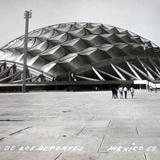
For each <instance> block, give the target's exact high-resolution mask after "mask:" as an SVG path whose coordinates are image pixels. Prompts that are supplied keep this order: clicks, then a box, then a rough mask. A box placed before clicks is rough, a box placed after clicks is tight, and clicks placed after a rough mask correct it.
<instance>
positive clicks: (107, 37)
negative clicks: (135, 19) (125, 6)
mask: <svg viewBox="0 0 160 160" xmlns="http://www.w3.org/2000/svg"><path fill="white" fill-rule="evenodd" d="M23 51H24V36H21V37H19V38H17V39H15V40H13V41H11V42H9V43H8V44H7V45H5V46H4V47H2V48H1V49H0V60H1V61H6V62H12V63H15V64H23ZM159 58H160V50H159V47H158V46H157V45H155V44H154V43H152V42H151V41H149V40H147V39H145V38H143V37H141V36H139V35H137V34H135V33H132V32H130V31H127V30H124V29H121V28H118V27H113V26H109V25H104V24H98V23H64V24H57V25H52V26H48V27H44V28H40V29H37V30H34V31H31V32H30V33H29V41H28V55H27V65H28V67H29V69H30V68H32V70H34V69H35V71H39V72H41V73H44V75H45V76H47V77H48V78H49V80H51V79H52V78H54V79H57V80H68V74H69V73H73V74H74V76H72V78H73V80H92V81H98V80H128V79H129V80H130V79H149V80H155V79H159V78H160V74H159V73H160V65H159V64H160V60H159ZM21 69H22V68H20V70H21ZM32 73H33V74H35V73H34V72H32ZM37 73H38V72H37Z"/></svg>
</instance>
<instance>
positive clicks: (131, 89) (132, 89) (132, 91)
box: [130, 87, 134, 99]
mask: <svg viewBox="0 0 160 160" xmlns="http://www.w3.org/2000/svg"><path fill="white" fill-rule="evenodd" d="M130 92H131V97H132V99H133V96H134V88H133V87H131V88H130Z"/></svg>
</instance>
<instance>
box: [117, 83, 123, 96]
mask: <svg viewBox="0 0 160 160" xmlns="http://www.w3.org/2000/svg"><path fill="white" fill-rule="evenodd" d="M118 91H119V95H120V98H121V99H122V98H123V87H122V86H120V87H119V88H118Z"/></svg>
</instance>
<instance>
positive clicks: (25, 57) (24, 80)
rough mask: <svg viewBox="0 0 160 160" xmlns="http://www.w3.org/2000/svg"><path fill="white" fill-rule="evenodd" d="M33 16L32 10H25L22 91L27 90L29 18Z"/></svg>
mask: <svg viewBox="0 0 160 160" xmlns="http://www.w3.org/2000/svg"><path fill="white" fill-rule="evenodd" d="M31 16H32V10H30V11H25V12H24V18H25V37H24V57H23V59H24V61H23V82H22V92H23V93H25V92H26V71H27V66H26V65H27V50H28V47H27V45H28V27H29V19H30V18H31Z"/></svg>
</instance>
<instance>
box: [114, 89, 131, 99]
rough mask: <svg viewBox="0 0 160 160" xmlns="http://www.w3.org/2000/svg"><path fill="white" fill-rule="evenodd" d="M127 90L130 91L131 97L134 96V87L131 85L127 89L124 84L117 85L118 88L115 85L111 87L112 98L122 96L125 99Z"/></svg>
mask: <svg viewBox="0 0 160 160" xmlns="http://www.w3.org/2000/svg"><path fill="white" fill-rule="evenodd" d="M128 92H130V94H131V97H132V99H133V96H134V88H133V87H130V88H129V89H128V88H127V87H126V86H125V87H123V86H119V87H118V88H117V87H113V88H112V98H113V99H117V98H121V99H122V98H123V96H124V98H125V99H127V94H128Z"/></svg>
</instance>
